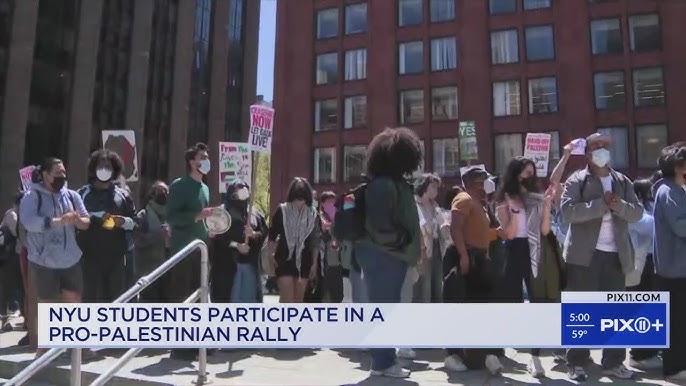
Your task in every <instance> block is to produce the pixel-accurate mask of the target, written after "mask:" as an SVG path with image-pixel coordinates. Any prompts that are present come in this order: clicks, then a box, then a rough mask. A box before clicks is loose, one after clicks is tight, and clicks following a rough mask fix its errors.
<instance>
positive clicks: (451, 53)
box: [431, 38, 457, 71]
mask: <svg viewBox="0 0 686 386" xmlns="http://www.w3.org/2000/svg"><path fill="white" fill-rule="evenodd" d="M455 68H457V49H456V48H455V38H439V39H433V40H432V41H431V71H444V70H452V69H455Z"/></svg>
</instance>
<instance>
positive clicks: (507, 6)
mask: <svg viewBox="0 0 686 386" xmlns="http://www.w3.org/2000/svg"><path fill="white" fill-rule="evenodd" d="M488 8H489V10H490V11H491V15H500V14H503V13H515V12H517V1H516V0H489V2H488Z"/></svg>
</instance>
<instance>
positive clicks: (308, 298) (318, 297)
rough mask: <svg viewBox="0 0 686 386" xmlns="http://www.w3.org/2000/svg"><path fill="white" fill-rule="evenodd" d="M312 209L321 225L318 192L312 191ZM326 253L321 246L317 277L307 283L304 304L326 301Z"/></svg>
mask: <svg viewBox="0 0 686 386" xmlns="http://www.w3.org/2000/svg"><path fill="white" fill-rule="evenodd" d="M312 207H313V208H314V210H315V212H317V215H318V216H320V218H319V220H320V224H321V220H322V218H321V206H320V203H319V193H318V192H317V191H316V190H313V191H312ZM322 229H323V228H322ZM320 240H321V238H320ZM324 253H325V251H324V249H323V248H322V246H321V245H320V246H319V254H318V256H319V257H318V260H317V266H318V267H319V269H318V270H317V275H316V276H315V278H314V279H312V280H310V281H309V282H308V283H307V288H306V289H305V297H304V298H303V302H304V303H321V302H323V301H324V289H325V288H326V285H325V283H324V270H325V269H326V263H325V256H324Z"/></svg>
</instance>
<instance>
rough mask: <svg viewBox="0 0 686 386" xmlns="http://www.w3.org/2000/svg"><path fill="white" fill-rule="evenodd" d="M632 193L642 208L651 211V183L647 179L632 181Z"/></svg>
mask: <svg viewBox="0 0 686 386" xmlns="http://www.w3.org/2000/svg"><path fill="white" fill-rule="evenodd" d="M634 193H636V197H638V199H639V200H640V201H641V204H643V207H644V208H646V209H648V210H651V208H652V207H653V201H654V199H653V182H652V181H650V179H649V178H642V179H640V180H636V181H634Z"/></svg>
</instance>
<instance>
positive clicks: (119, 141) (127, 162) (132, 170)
mask: <svg viewBox="0 0 686 386" xmlns="http://www.w3.org/2000/svg"><path fill="white" fill-rule="evenodd" d="M102 147H103V148H105V149H108V150H112V151H114V152H116V153H117V154H119V157H121V160H122V162H123V163H124V170H123V171H122V175H123V176H124V178H125V179H126V181H127V182H135V181H138V173H139V170H138V151H137V150H136V134H135V133H134V131H133V130H103V131H102Z"/></svg>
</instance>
